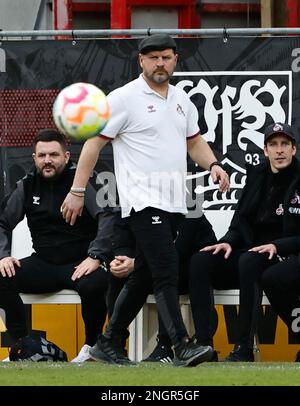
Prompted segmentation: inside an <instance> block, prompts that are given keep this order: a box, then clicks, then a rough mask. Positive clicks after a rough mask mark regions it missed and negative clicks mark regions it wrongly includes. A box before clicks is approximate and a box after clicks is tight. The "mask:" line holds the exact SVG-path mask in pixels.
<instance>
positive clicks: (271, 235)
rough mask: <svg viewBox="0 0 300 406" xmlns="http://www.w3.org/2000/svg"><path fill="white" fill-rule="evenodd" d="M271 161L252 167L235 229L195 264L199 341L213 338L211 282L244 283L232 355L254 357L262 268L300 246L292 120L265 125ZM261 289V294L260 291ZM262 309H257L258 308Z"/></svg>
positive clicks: (299, 182)
mask: <svg viewBox="0 0 300 406" xmlns="http://www.w3.org/2000/svg"><path fill="white" fill-rule="evenodd" d="M264 142H265V145H264V154H265V156H266V157H267V158H268V162H266V163H264V164H261V165H258V166H255V167H249V168H248V170H247V181H246V185H245V187H244V190H243V193H242V196H241V198H240V199H239V202H238V205H237V209H236V211H235V214H234V216H233V219H232V222H231V224H230V227H229V230H228V232H227V233H226V235H225V236H224V237H223V238H222V239H221V240H220V241H219V243H218V244H216V245H212V246H208V247H205V248H204V249H202V250H201V251H202V252H200V253H198V254H197V255H195V256H194V257H193V261H192V264H191V275H190V278H191V279H190V281H191V291H190V296H191V302H193V307H194V309H196V311H197V312H198V315H194V320H195V322H196V323H198V326H197V330H198V331H202V333H201V335H200V336H199V337H197V338H198V343H200V344H201V345H207V344H209V343H211V342H212V337H211V335H210V331H209V315H210V311H211V306H212V303H211V295H210V289H209V288H210V286H211V285H212V286H213V287H214V288H217V289H229V288H233V287H236V286H237V285H238V284H239V286H240V310H239V322H240V323H239V324H240V325H239V327H240V332H239V337H238V340H237V342H236V345H235V347H234V349H233V351H232V352H231V353H230V355H229V356H228V357H227V358H226V360H227V361H253V360H254V358H253V334H254V330H255V325H254V324H255V323H254V322H255V320H256V311H257V310H258V307H257V306H255V302H256V298H258V297H259V296H260V294H261V288H260V280H261V277H262V273H263V272H264V271H265V270H266V269H267V268H269V267H271V266H272V265H274V264H276V263H278V262H279V261H280V259H281V258H282V257H289V256H290V255H295V254H297V253H298V252H299V250H300V231H299V230H300V216H299V214H298V213H299V212H300V199H297V196H298V192H297V191H299V190H300V163H299V161H298V160H297V159H296V158H295V154H296V143H297V140H296V137H295V135H294V133H293V131H292V128H291V127H290V126H289V125H287V124H281V123H275V124H272V125H270V126H268V127H267V128H266V130H265V141H264ZM256 292H257V294H256ZM255 309H256V311H255Z"/></svg>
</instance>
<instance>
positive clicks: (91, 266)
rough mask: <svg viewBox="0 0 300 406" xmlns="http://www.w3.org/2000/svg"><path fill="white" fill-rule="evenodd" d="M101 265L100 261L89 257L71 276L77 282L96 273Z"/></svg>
mask: <svg viewBox="0 0 300 406" xmlns="http://www.w3.org/2000/svg"><path fill="white" fill-rule="evenodd" d="M100 265H101V263H100V261H99V259H93V258H90V257H87V258H86V259H85V260H84V261H82V262H81V263H80V264H79V265H77V266H76V267H75V272H74V273H73V275H72V276H71V279H72V281H76V279H80V278H81V277H82V276H84V275H89V274H90V273H92V272H94V271H96V270H97V269H98V268H99V266H100Z"/></svg>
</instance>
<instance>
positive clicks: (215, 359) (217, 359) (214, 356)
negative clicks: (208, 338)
mask: <svg viewBox="0 0 300 406" xmlns="http://www.w3.org/2000/svg"><path fill="white" fill-rule="evenodd" d="M193 341H194V342H195V343H196V344H197V345H202V346H203V347H206V346H207V345H208V346H210V347H212V346H211V345H210V344H204V343H201V342H200V341H198V340H197V339H196V338H195V337H193ZM218 361H219V356H218V351H216V350H214V349H213V355H212V357H211V359H210V360H209V361H208V362H218Z"/></svg>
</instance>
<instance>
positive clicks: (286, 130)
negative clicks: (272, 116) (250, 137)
mask: <svg viewBox="0 0 300 406" xmlns="http://www.w3.org/2000/svg"><path fill="white" fill-rule="evenodd" d="M278 134H284V135H286V136H287V137H289V138H291V140H292V141H294V142H295V143H297V138H296V136H295V134H294V133H293V130H292V127H291V126H290V125H289V124H282V123H273V124H271V125H268V127H266V129H265V144H266V143H267V140H268V139H269V138H270V137H272V136H274V135H278Z"/></svg>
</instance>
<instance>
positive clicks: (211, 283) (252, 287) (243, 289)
mask: <svg viewBox="0 0 300 406" xmlns="http://www.w3.org/2000/svg"><path fill="white" fill-rule="evenodd" d="M276 262H278V259H277V258H275V259H273V260H269V259H268V255H267V254H259V253H256V252H249V251H246V250H236V251H233V252H232V253H231V255H230V256H229V258H228V259H225V258H224V253H223V252H221V253H218V254H216V255H213V254H212V253H211V252H199V253H197V254H195V255H194V256H193V257H192V259H191V266H190V300H191V307H192V312H193V319H194V324H195V335H196V338H197V339H198V342H200V343H202V344H204V345H207V344H209V345H212V342H213V337H212V329H211V325H212V321H211V315H212V307H213V305H214V303H213V295H212V288H213V289H237V288H239V289H240V309H239V331H240V333H239V338H238V343H239V344H247V345H249V346H250V347H251V346H252V345H253V334H254V333H255V329H256V325H255V324H256V321H257V315H258V310H259V308H258V306H259V305H260V303H261V295H262V290H261V287H260V286H261V276H262V273H263V271H264V270H265V269H267V268H268V267H270V266H271V265H273V264H274V263H276Z"/></svg>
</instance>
